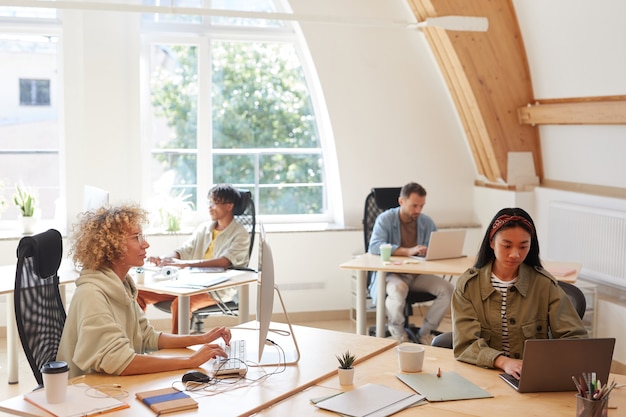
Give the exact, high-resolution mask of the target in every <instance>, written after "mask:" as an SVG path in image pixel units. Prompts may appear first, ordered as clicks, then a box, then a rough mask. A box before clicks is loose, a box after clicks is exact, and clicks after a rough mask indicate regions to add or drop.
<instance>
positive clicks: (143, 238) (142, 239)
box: [128, 233, 148, 245]
mask: <svg viewBox="0 0 626 417" xmlns="http://www.w3.org/2000/svg"><path fill="white" fill-rule="evenodd" d="M133 238H137V241H138V242H139V244H140V245H143V244H145V243H147V242H148V241H147V240H146V235H144V234H143V233H135V234H134V235H130V236H128V239H133Z"/></svg>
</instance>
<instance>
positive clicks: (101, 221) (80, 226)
mask: <svg viewBox="0 0 626 417" xmlns="http://www.w3.org/2000/svg"><path fill="white" fill-rule="evenodd" d="M147 220H148V212H147V211H146V210H144V209H142V208H141V207H139V206H138V205H134V204H128V205H122V206H119V207H102V208H99V209H97V210H95V211H87V212H84V213H81V214H79V216H78V223H76V224H74V226H73V227H72V241H73V244H72V248H71V249H70V254H71V256H72V259H73V261H74V264H75V265H77V266H80V267H82V268H86V269H101V268H103V267H111V266H112V265H113V262H114V261H115V260H116V259H120V258H122V257H123V256H124V255H125V254H126V251H127V246H126V244H127V237H128V233H129V231H131V230H132V229H133V228H134V227H136V226H138V225H142V224H145V223H147Z"/></svg>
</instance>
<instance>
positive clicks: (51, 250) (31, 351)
mask: <svg viewBox="0 0 626 417" xmlns="http://www.w3.org/2000/svg"><path fill="white" fill-rule="evenodd" d="M62 256H63V241H62V238H61V234H60V233H59V232H58V231H57V230H54V229H50V230H48V231H46V232H43V233H39V234H36V235H34V236H27V237H24V238H22V239H21V240H20V242H19V244H18V247H17V269H16V271H15V293H14V295H13V296H14V302H15V319H16V322H17V330H18V333H19V335H20V340H21V341H22V347H23V348H24V353H25V354H26V358H27V359H28V363H29V364H30V367H31V369H32V371H33V374H34V376H35V379H36V380H37V383H38V384H39V386H43V379H42V377H41V371H40V369H41V367H42V366H43V365H44V364H45V363H46V362H49V361H53V360H55V359H56V355H57V350H58V348H59V342H60V341H61V334H62V333H63V326H64V324H65V317H66V315H65V307H64V306H63V301H62V299H61V293H60V292H59V277H58V275H57V271H58V270H59V266H60V265H61V258H62Z"/></svg>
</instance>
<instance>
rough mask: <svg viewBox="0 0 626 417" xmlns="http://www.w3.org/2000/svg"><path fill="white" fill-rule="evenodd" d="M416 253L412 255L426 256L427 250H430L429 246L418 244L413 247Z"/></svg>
mask: <svg viewBox="0 0 626 417" xmlns="http://www.w3.org/2000/svg"><path fill="white" fill-rule="evenodd" d="M412 249H413V250H414V251H415V253H414V254H413V255H412V256H426V251H427V250H428V246H424V245H417V246H414V247H413V248H412Z"/></svg>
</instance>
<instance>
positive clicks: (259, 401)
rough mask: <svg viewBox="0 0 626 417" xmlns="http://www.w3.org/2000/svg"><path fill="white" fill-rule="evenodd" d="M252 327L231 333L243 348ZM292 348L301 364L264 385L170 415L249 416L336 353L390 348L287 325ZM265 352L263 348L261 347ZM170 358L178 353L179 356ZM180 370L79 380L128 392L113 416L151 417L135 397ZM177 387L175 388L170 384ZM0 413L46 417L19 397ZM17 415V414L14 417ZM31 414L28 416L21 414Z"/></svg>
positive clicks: (311, 376)
mask: <svg viewBox="0 0 626 417" xmlns="http://www.w3.org/2000/svg"><path fill="white" fill-rule="evenodd" d="M252 327H255V328H256V327H258V325H257V323H256V322H250V323H244V324H242V325H240V326H237V327H235V328H233V337H234V338H236V339H240V338H241V339H246V340H247V343H248V344H254V343H255V342H256V339H257V332H256V331H251V330H245V328H252ZM271 328H280V329H287V326H286V325H282V324H278V323H272V326H271ZM293 329H294V332H295V335H296V338H297V341H298V345H299V346H300V352H301V355H302V357H301V359H300V362H299V363H298V365H293V366H287V367H286V369H285V370H284V371H283V372H282V373H277V374H275V375H272V376H270V377H269V378H267V379H266V380H265V381H264V382H261V383H257V384H249V385H241V386H240V387H239V388H236V389H232V388H231V389H226V388H224V387H223V385H219V387H220V389H221V390H223V391H222V392H220V393H219V394H218V395H215V394H214V393H213V392H212V391H199V392H196V393H194V394H192V396H193V397H194V398H195V399H196V400H197V401H198V403H199V410H198V411H192V412H187V413H178V414H176V415H198V414H201V415H207V414H208V413H210V414H212V415H221V416H234V415H251V414H254V413H256V412H258V411H259V410H262V409H265V408H267V407H269V406H270V405H271V404H274V403H276V402H278V401H280V400H283V399H285V398H287V397H289V396H291V395H293V394H295V393H297V392H299V391H301V390H303V389H305V388H308V387H310V386H312V385H314V384H316V383H318V382H319V381H321V380H323V379H325V378H328V377H330V376H331V375H334V374H336V373H337V359H336V358H335V355H336V354H340V353H343V352H344V351H345V350H347V349H350V351H351V352H353V353H354V354H356V355H357V358H358V359H357V364H358V363H361V362H363V361H365V360H367V359H368V358H370V357H373V356H374V355H376V354H379V353H381V352H383V351H385V350H388V349H390V348H391V347H393V346H394V345H395V341H393V340H391V339H379V338H373V337H367V336H358V335H354V334H350V333H343V332H336V331H331V330H322V329H314V328H309V327H302V326H293ZM269 338H271V339H272V340H273V341H274V342H276V343H277V344H279V345H281V346H285V347H288V346H289V344H290V343H292V342H291V338H290V337H289V336H281V335H277V334H272V333H270V336H269ZM266 349H269V348H268V347H266ZM173 353H174V352H172V351H160V352H158V353H157V354H159V355H168V354H170V355H171V354H173ZM175 353H180V352H179V351H177V352H175ZM274 369H275V367H274V366H266V367H265V371H266V372H268V373H269V372H272V371H273V370H274ZM183 374H184V371H172V372H161V373H157V374H149V375H136V376H126V377H119V376H110V375H101V374H90V375H87V376H86V377H85V378H84V380H83V379H81V380H80V382H85V383H87V384H89V385H92V386H95V385H99V384H113V383H115V384H121V386H122V388H123V389H125V390H127V391H128V392H129V396H128V397H127V398H126V399H125V401H126V402H127V403H129V404H130V408H129V409H126V410H121V411H119V412H116V413H115V415H118V416H128V417H141V416H151V417H153V416H154V413H153V412H152V411H151V410H150V409H148V408H147V407H146V406H144V405H143V404H141V403H140V402H139V401H138V400H136V399H135V393H136V392H140V391H145V390H150V389H157V388H165V387H169V386H171V385H172V383H174V382H177V381H178V382H179V381H180V378H181V376H182V375H183ZM262 374H263V369H261V368H258V367H256V368H250V370H249V371H248V374H247V377H248V378H250V379H256V378H259V377H260V376H261V375H262ZM176 386H177V387H180V383H178V384H177V385H176ZM0 411H5V412H9V413H13V414H17V415H34V416H47V414H46V413H44V412H42V411H40V410H38V409H36V408H35V407H34V406H31V405H30V404H28V403H26V402H25V401H24V400H23V399H22V397H21V396H18V397H14V398H11V399H8V400H5V401H3V402H0ZM19 413H23V414H19ZM25 413H31V414H25Z"/></svg>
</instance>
